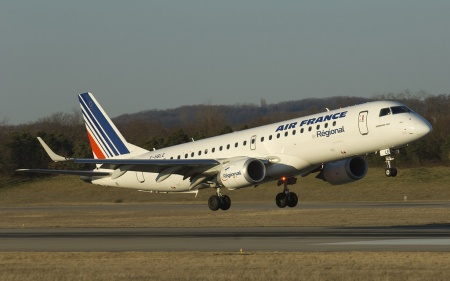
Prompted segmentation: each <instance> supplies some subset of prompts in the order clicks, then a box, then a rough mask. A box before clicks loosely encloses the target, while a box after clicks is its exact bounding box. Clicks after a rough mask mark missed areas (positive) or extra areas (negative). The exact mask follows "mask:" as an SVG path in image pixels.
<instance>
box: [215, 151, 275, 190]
mask: <svg viewBox="0 0 450 281" xmlns="http://www.w3.org/2000/svg"><path fill="white" fill-rule="evenodd" d="M265 177H266V166H264V163H263V162H261V160H258V159H255V158H243V159H240V160H237V161H233V162H229V163H227V164H225V165H224V166H223V167H222V170H221V171H220V173H219V174H218V175H217V182H218V183H219V184H220V185H222V186H224V187H226V188H228V189H230V190H233V189H238V188H242V187H246V186H250V185H253V184H256V183H259V182H261V181H262V180H263V179H264V178H265Z"/></svg>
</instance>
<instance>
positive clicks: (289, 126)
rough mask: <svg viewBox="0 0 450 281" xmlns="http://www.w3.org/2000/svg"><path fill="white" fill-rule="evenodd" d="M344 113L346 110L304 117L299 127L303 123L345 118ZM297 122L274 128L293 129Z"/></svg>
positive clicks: (345, 113)
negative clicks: (309, 117)
mask: <svg viewBox="0 0 450 281" xmlns="http://www.w3.org/2000/svg"><path fill="white" fill-rule="evenodd" d="M346 115H347V111H342V112H337V113H334V114H328V115H323V116H320V117H317V118H311V119H304V120H302V121H301V122H300V125H299V127H302V126H303V125H313V124H317V123H321V122H326V121H331V120H336V119H339V118H345V117H346ZM297 124H298V122H293V123H289V124H286V125H281V126H278V128H277V129H276V130H275V132H279V131H283V130H289V129H294V128H295V127H297Z"/></svg>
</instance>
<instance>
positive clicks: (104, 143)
mask: <svg viewBox="0 0 450 281" xmlns="http://www.w3.org/2000/svg"><path fill="white" fill-rule="evenodd" d="M78 99H79V101H80V105H81V111H82V112H83V117H84V122H85V124H86V129H87V133H88V137H89V141H90V143H91V148H92V152H93V154H94V158H96V159H106V158H111V157H115V156H119V155H124V154H129V153H130V152H131V150H132V148H133V147H134V146H133V145H130V144H129V143H128V142H127V141H126V140H125V138H124V137H123V136H122V134H121V133H120V132H119V130H118V129H117V128H116V126H115V125H114V123H113V122H112V121H111V119H110V118H109V117H108V115H107V114H106V113H105V111H104V110H103V108H102V107H101V106H100V104H99V103H98V102H97V100H96V99H95V97H94V96H93V95H92V94H91V93H84V94H81V95H79V96H78Z"/></svg>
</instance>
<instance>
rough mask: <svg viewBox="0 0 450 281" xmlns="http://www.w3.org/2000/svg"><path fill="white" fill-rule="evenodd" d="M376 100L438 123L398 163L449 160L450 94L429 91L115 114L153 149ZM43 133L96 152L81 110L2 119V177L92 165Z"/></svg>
mask: <svg viewBox="0 0 450 281" xmlns="http://www.w3.org/2000/svg"><path fill="white" fill-rule="evenodd" d="M372 100H397V101H399V102H402V103H404V104H406V105H408V106H409V107H410V108H411V109H413V110H414V111H416V112H418V113H419V114H421V115H422V116H424V117H425V118H426V119H427V120H429V121H430V122H431V124H432V125H433V132H432V133H431V134H430V135H429V136H427V137H426V138H425V139H423V140H421V141H418V142H415V143H413V144H411V145H409V146H408V147H406V148H404V149H402V150H401V152H402V153H401V155H399V156H398V157H396V161H397V162H396V164H397V165H404V166H422V165H449V164H450V126H449V124H450V116H449V113H450V94H443V95H429V94H427V93H425V92H419V93H411V92H409V91H404V92H401V93H396V94H394V93H387V94H383V95H379V96H376V97H373V98H370V99H369V98H358V97H332V98H323V99H319V98H310V99H302V100H297V101H288V102H282V103H277V104H268V103H267V102H266V101H265V100H261V104H260V105H253V104H244V105H233V106H225V105H194V106H182V107H179V108H175V109H168V110H149V111H144V112H138V113H135V114H126V115H122V116H119V117H117V118H114V119H113V121H114V122H115V124H116V126H117V127H118V129H119V130H120V131H121V132H122V134H123V135H124V136H125V138H126V139H127V141H129V142H130V143H133V144H135V145H138V146H141V147H144V148H146V149H149V150H153V149H160V148H163V147H167V146H171V145H176V144H181V143H186V142H190V141H192V140H193V139H194V140H198V139H202V138H207V137H211V136H216V135H220V134H225V133H229V132H233V131H237V130H243V129H247V128H252V127H256V126H261V125H265V124H269V123H273V122H277V121H281V120H286V119H290V118H297V117H301V116H305V115H308V114H314V113H318V112H323V111H324V110H325V108H329V109H334V108H340V107H345V106H349V105H354V104H358V103H362V102H367V101H372ZM38 136H39V137H42V138H43V139H44V140H45V141H46V142H47V143H48V144H49V146H50V147H51V148H52V149H53V150H54V151H55V152H56V153H58V154H61V155H65V156H70V157H84V158H90V157H92V152H91V150H90V146H89V140H88V138H87V134H86V129H85V126H84V122H83V119H82V116H81V113H80V112H78V111H74V112H72V113H62V112H59V113H54V114H51V115H49V116H47V117H45V118H42V119H39V120H37V121H35V122H32V123H27V124H21V125H9V124H8V122H6V121H3V122H0V176H1V177H3V178H5V177H13V176H15V173H14V171H15V170H16V169H18V168H53V169H87V168H90V167H89V166H86V165H79V164H73V163H54V162H52V161H51V160H50V159H49V157H48V156H47V154H46V153H45V151H44V150H43V149H42V147H41V146H40V144H39V142H38V141H37V139H36V137H38ZM367 159H368V161H369V163H370V164H372V165H380V166H382V165H383V163H384V158H383V157H379V156H378V155H376V156H370V155H369V156H368V157H367Z"/></svg>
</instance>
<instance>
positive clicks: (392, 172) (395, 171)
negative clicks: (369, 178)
mask: <svg viewBox="0 0 450 281" xmlns="http://www.w3.org/2000/svg"><path fill="white" fill-rule="evenodd" d="M395 176H397V169H396V168H392V169H391V177H395Z"/></svg>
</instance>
